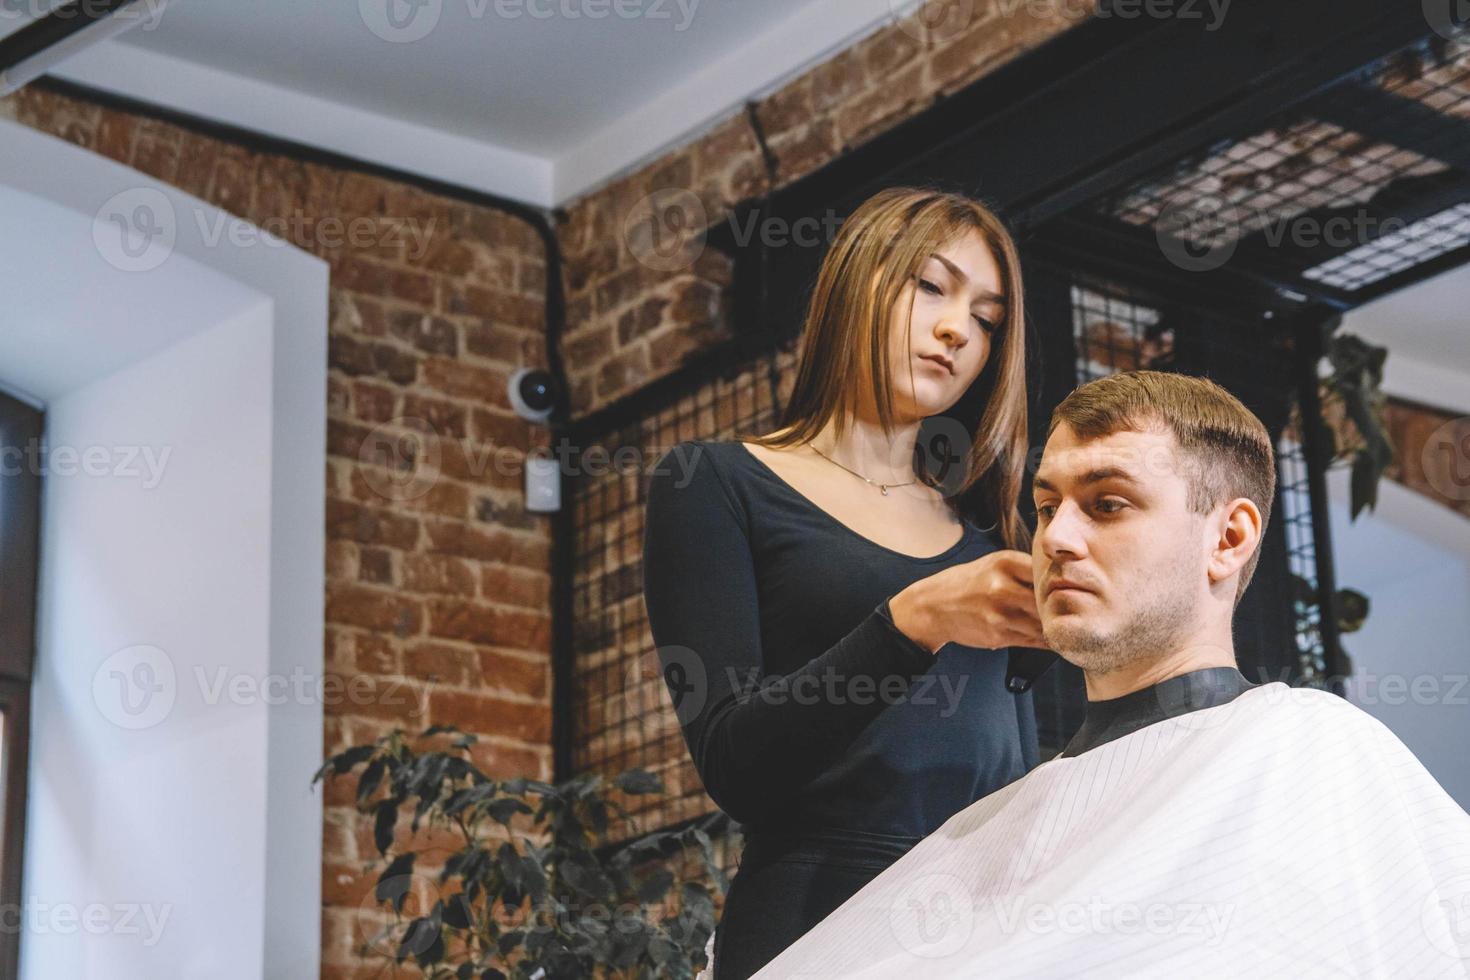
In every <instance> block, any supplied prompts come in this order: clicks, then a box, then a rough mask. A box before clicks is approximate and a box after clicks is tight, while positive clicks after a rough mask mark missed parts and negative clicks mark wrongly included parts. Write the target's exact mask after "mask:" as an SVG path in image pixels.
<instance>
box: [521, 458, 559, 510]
mask: <svg viewBox="0 0 1470 980" xmlns="http://www.w3.org/2000/svg"><path fill="white" fill-rule="evenodd" d="M526 510H528V511H534V512H536V513H541V514H544V513H549V512H554V511H558V510H561V467H560V466H558V465H557V463H556V459H555V458H553V457H551V456H538V455H535V454H532V455H530V456H527V457H526Z"/></svg>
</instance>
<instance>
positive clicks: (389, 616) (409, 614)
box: [326, 582, 423, 636]
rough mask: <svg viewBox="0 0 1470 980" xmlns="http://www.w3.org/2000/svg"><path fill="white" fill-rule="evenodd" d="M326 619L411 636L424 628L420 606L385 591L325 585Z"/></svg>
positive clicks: (331, 584)
mask: <svg viewBox="0 0 1470 980" xmlns="http://www.w3.org/2000/svg"><path fill="white" fill-rule="evenodd" d="M326 619H327V622H329V623H342V624H344V625H347V626H360V627H362V628H363V629H369V630H377V631H379V632H383V633H393V634H395V635H397V636H413V635H414V634H416V633H418V632H419V629H420V628H421V627H422V626H423V607H422V606H420V604H419V603H418V602H417V601H415V600H413V599H406V598H404V597H403V596H400V595H398V594H397V593H395V592H391V591H388V590H386V589H374V588H368V587H367V586H362V585H355V584H350V583H343V582H328V583H327V607H326Z"/></svg>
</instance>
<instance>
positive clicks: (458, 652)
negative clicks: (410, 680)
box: [403, 643, 480, 687]
mask: <svg viewBox="0 0 1470 980" xmlns="http://www.w3.org/2000/svg"><path fill="white" fill-rule="evenodd" d="M403 669H404V672H405V673H407V674H409V675H410V676H412V677H416V678H418V679H420V680H425V681H432V682H434V683H439V684H453V685H458V686H460V687H467V686H469V685H471V684H474V683H477V682H478V679H479V675H480V664H479V659H478V658H477V657H476V656H475V651H474V650H470V649H466V648H464V647H456V646H450V645H449V644H445V643H416V644H414V645H413V646H410V647H407V648H406V649H405V650H404V651H403Z"/></svg>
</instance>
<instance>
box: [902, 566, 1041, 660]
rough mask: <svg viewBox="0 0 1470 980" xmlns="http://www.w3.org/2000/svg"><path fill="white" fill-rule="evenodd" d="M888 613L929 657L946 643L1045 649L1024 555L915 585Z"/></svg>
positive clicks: (944, 573) (960, 569) (951, 571)
mask: <svg viewBox="0 0 1470 980" xmlns="http://www.w3.org/2000/svg"><path fill="white" fill-rule="evenodd" d="M888 609H889V611H890V612H891V613H892V614H893V623H894V625H895V626H897V627H898V628H899V630H901V631H902V632H903V633H904V634H906V635H907V636H909V637H910V638H911V639H913V640H914V641H915V642H916V643H919V644H920V645H922V646H923V647H925V648H926V649H928V650H929V651H930V652H938V650H939V648H940V647H942V646H944V644H946V643H960V644H963V645H964V646H970V647H983V648H997V647H1012V646H1016V647H1036V648H1038V649H1046V638H1045V637H1044V636H1043V635H1042V632H1041V617H1040V615H1039V614H1038V612H1037V609H1036V591H1035V587H1034V585H1033V583H1032V577H1031V556H1030V555H1028V554H1026V553H1025V552H1023V551H1013V550H1003V551H994V552H991V553H990V554H988V555H986V556H984V557H983V558H977V559H975V560H974V561H971V562H965V563H964V564H963V565H952V566H950V567H949V568H946V569H944V570H943V571H941V572H936V573H935V574H933V575H930V576H929V577H928V578H922V579H919V580H918V581H917V582H915V583H913V584H912V585H910V586H909V587H908V588H906V589H904V590H903V591H902V592H900V593H898V594H897V595H895V596H894V597H893V598H892V599H890V600H889V601H888Z"/></svg>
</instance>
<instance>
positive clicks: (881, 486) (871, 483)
mask: <svg viewBox="0 0 1470 980" xmlns="http://www.w3.org/2000/svg"><path fill="white" fill-rule="evenodd" d="M807 445H808V446H812V444H811V443H807ZM812 452H814V453H816V454H817V455H818V456H820V457H822V458H823V459H825V460H826V461H827V462H829V463H832V464H833V465H836V466H842V464H841V463H839V462H837V460H835V459H833V458H832V457H831V456H828V455H827V454H826V453H824V452H822V451H821V450H820V449H818V448H817V447H816V446H812ZM842 468H843V469H845V470H847V472H849V473H851V474H852V475H853V476H855V477H857V478H858V479H860V480H862V481H864V482H865V483H867V484H868V485H869V486H874V487H877V488H878V489H879V490H882V491H883V496H885V497H886V496H888V488H889V487H906V486H908V485H909V484H911V483H918V482H919V481H918V480H910V481H909V482H908V483H877V482H875V481H873V480H869V479H868V478H867V477H865V476H863V475H862V474H861V473H859V472H858V471H857V470H854V469H848V467H846V466H842Z"/></svg>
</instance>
